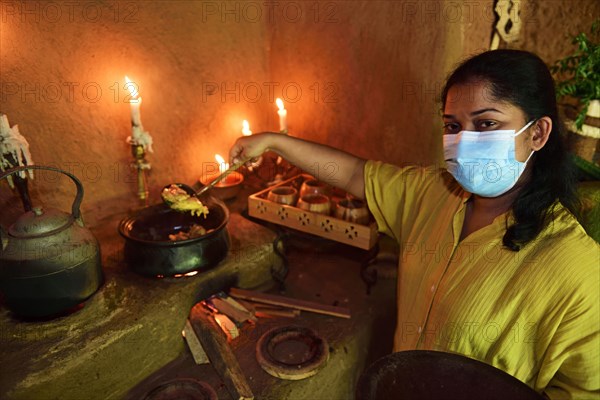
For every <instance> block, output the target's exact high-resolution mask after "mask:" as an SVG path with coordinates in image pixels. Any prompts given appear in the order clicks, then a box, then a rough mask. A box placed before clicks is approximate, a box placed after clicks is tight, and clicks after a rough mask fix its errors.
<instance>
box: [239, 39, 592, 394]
mask: <svg viewBox="0 0 600 400" xmlns="http://www.w3.org/2000/svg"><path fill="white" fill-rule="evenodd" d="M442 102H443V119H444V135H443V142H444V155H445V159H446V169H445V170H442V169H436V168H433V167H432V168H420V167H406V168H398V167H395V166H393V165H389V164H384V163H381V162H375V161H365V160H363V159H360V158H357V157H354V156H352V155H350V154H347V153H344V152H342V151H339V150H336V149H333V148H330V147H327V146H324V145H319V144H316V143H310V142H306V141H303V140H300V139H296V138H293V137H288V136H284V135H279V134H272V133H264V134H259V135H255V136H251V137H244V138H240V139H238V141H237V142H236V143H235V145H234V146H233V147H232V149H231V152H230V156H231V159H232V160H234V161H235V160H236V159H240V158H243V157H256V156H258V155H260V154H261V153H262V152H263V151H265V150H267V149H269V150H272V151H275V152H277V153H278V154H280V155H281V156H282V157H284V158H285V159H287V160H288V161H290V162H291V163H293V164H295V165H297V166H298V167H300V168H302V169H305V170H308V169H309V168H310V167H311V166H314V165H315V163H317V164H318V163H319V162H320V163H323V164H324V163H328V162H334V163H335V164H336V165H337V167H338V169H337V173H336V174H334V175H333V176H329V177H327V178H325V179H324V180H325V181H327V182H328V183H330V184H333V185H335V186H338V187H340V188H342V189H344V190H346V191H348V192H350V193H351V194H353V195H354V196H356V197H359V198H364V199H366V200H367V203H368V206H369V209H370V210H371V212H372V213H373V216H374V217H375V219H376V221H377V224H378V228H379V230H380V231H381V232H383V233H385V234H387V235H389V236H391V237H392V238H394V239H395V240H397V241H398V243H399V244H400V265H399V274H398V319H397V320H398V325H397V328H396V333H395V338H394V350H395V351H402V350H411V349H430V350H438V351H446V352H454V353H459V354H463V355H465V356H468V357H471V358H475V359H478V360H480V361H484V362H486V363H488V364H491V365H493V366H495V367H497V368H499V369H502V370H504V371H506V372H508V373H509V374H511V375H513V376H515V377H516V378H518V379H520V380H521V381H523V382H525V383H526V384H528V385H529V386H530V387H532V388H534V389H535V390H537V391H538V392H544V393H545V394H546V395H547V396H548V397H550V398H582V399H589V398H596V396H599V388H600V334H599V331H598V329H599V324H600V322H599V304H600V298H599V291H600V282H599V274H600V272H599V254H600V246H598V244H597V243H596V242H594V241H593V240H592V239H591V238H590V237H589V236H587V235H586V233H585V231H584V230H583V228H582V227H581V226H580V225H579V223H578V222H577V220H576V218H575V217H574V214H576V209H577V199H576V193H575V180H574V178H573V174H572V173H571V172H570V169H569V163H568V158H567V155H566V153H565V150H564V148H563V145H562V143H561V137H560V121H559V118H558V113H557V106H556V101H555V93H554V82H553V80H552V77H551V75H550V73H549V72H548V69H547V68H546V66H545V65H544V63H543V62H542V60H541V59H540V58H538V57H537V56H535V55H533V54H531V53H528V52H524V51H517V50H496V51H490V52H485V53H482V54H480V55H477V56H475V57H473V58H471V59H469V60H467V61H466V62H464V63H463V64H462V65H460V66H459V67H458V68H457V69H456V70H455V71H454V72H453V73H452V74H451V76H450V77H449V79H448V82H447V84H446V87H445V89H444V91H443V93H442Z"/></svg>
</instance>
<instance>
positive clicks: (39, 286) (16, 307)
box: [0, 165, 103, 317]
mask: <svg viewBox="0 0 600 400" xmlns="http://www.w3.org/2000/svg"><path fill="white" fill-rule="evenodd" d="M28 169H41V170H48V171H55V172H60V173H62V174H64V175H67V176H68V177H69V178H71V180H73V182H74V183H75V186H76V187H77V194H76V196H75V200H74V201H73V206H72V208H71V213H70V214H69V213H66V212H64V211H60V210H56V209H51V208H48V209H42V208H40V207H33V208H32V209H31V211H27V212H26V213H25V214H23V215H21V216H20V217H19V218H18V219H17V221H16V222H14V223H13V224H12V225H11V226H10V227H9V228H8V230H4V229H1V234H0V241H1V246H0V292H1V293H2V294H3V295H4V299H5V303H6V305H7V306H8V308H10V309H11V310H12V311H13V313H15V314H17V315H20V316H25V317H48V316H53V315H58V314H60V313H62V312H63V311H66V310H68V309H70V308H72V307H74V306H76V305H78V304H80V303H82V302H83V301H84V300H86V299H87V298H88V297H90V296H91V295H92V294H94V292H96V290H97V289H98V288H99V287H100V285H101V284H102V282H103V275H102V267H101V262H100V246H99V244H98V241H97V240H96V238H95V237H94V235H93V234H92V232H91V231H90V230H89V229H88V228H86V227H85V226H84V224H83V220H82V219H81V212H80V209H79V206H80V205H81V201H82V199H83V186H82V184H81V182H80V181H79V180H78V179H77V178H76V177H75V176H74V175H73V174H70V173H68V172H65V171H63V170H60V169H58V168H53V167H44V166H37V165H36V166H33V165H32V166H26V167H18V168H13V169H11V170H8V171H6V172H5V173H2V175H0V180H2V179H4V178H6V177H8V176H10V175H13V174H16V173H18V172H21V171H25V170H28Z"/></svg>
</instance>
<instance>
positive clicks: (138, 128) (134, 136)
mask: <svg viewBox="0 0 600 400" xmlns="http://www.w3.org/2000/svg"><path fill="white" fill-rule="evenodd" d="M125 82H126V84H125V86H127V89H128V90H129V93H130V94H131V99H129V105H130V107H131V130H132V132H131V136H129V137H128V138H127V143H129V144H132V145H135V146H143V147H144V150H146V151H148V152H150V153H154V150H153V149H152V136H150V134H149V133H148V132H146V131H145V130H144V127H143V126H142V119H141V117H140V105H141V104H142V98H141V97H139V93H138V90H137V86H136V84H135V83H134V82H132V81H131V80H130V79H129V78H128V77H127V76H126V77H125Z"/></svg>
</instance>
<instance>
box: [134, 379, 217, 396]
mask: <svg viewBox="0 0 600 400" xmlns="http://www.w3.org/2000/svg"><path fill="white" fill-rule="evenodd" d="M144 400H218V396H217V393H216V392H215V390H214V389H213V388H212V386H210V385H209V384H208V383H206V382H203V381H199V380H196V379H191V378H189V379H186V378H182V379H174V380H172V381H168V382H165V383H164V384H162V385H160V386H158V387H156V388H154V389H153V390H152V391H151V392H150V393H148V394H147V395H146V397H145V398H144Z"/></svg>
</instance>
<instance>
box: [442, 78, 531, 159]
mask: <svg viewBox="0 0 600 400" xmlns="http://www.w3.org/2000/svg"><path fill="white" fill-rule="evenodd" d="M443 120H444V134H456V133H459V132H460V131H463V130H467V131H479V132H484V131H495V130H500V129H504V130H508V129H511V130H515V131H519V130H520V129H521V128H523V127H524V126H525V125H526V124H527V122H529V121H527V120H526V116H525V113H523V111H522V110H521V109H520V108H518V107H517V106H515V105H513V104H510V103H508V102H502V101H498V100H495V99H494V98H493V96H492V94H491V90H490V89H489V87H488V85H487V83H486V82H473V83H467V84H461V85H454V86H452V87H451V88H450V90H449V91H448V95H447V97H446V105H445V108H444V115H443ZM531 129H532V128H531V127H530V128H528V129H527V130H526V131H525V132H523V133H522V134H520V135H518V136H517V137H515V157H516V159H517V161H521V162H524V161H525V160H527V157H529V155H530V154H531V151H532V150H533V148H532V143H531V136H532V135H531V133H530V132H531Z"/></svg>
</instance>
